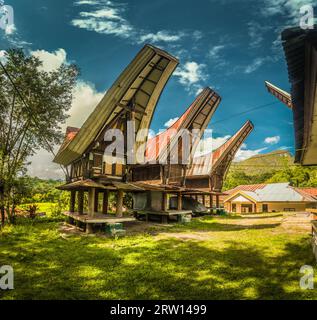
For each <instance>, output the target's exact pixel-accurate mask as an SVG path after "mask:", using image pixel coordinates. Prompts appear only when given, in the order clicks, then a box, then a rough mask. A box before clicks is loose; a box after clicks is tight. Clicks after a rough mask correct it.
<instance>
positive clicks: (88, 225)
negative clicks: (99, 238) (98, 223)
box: [86, 223, 94, 234]
mask: <svg viewBox="0 0 317 320" xmlns="http://www.w3.org/2000/svg"><path fill="white" fill-rule="evenodd" d="M86 233H87V234H92V233H94V228H93V226H92V224H91V223H87V224H86Z"/></svg>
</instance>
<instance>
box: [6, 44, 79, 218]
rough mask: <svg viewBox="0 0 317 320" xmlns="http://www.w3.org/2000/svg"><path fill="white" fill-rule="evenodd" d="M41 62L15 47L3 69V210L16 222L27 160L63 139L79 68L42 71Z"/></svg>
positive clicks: (67, 67)
mask: <svg viewBox="0 0 317 320" xmlns="http://www.w3.org/2000/svg"><path fill="white" fill-rule="evenodd" d="M41 67H42V62H41V61H40V60H39V59H38V58H36V57H34V56H27V55H25V53H24V52H23V51H22V50H17V49H12V50H9V51H8V52H7V54H6V63H5V69H4V68H0V87H1V90H0V128H1V130H0V211H1V217H2V221H4V216H5V213H7V216H8V218H9V221H11V222H12V221H13V220H14V213H15V211H14V209H15V200H14V192H13V191H14V189H15V185H16V181H17V179H18V178H19V177H21V176H23V175H24V174H25V168H26V165H27V158H28V157H30V156H32V155H34V153H35V152H36V151H37V150H39V149H40V148H44V149H45V150H48V151H51V150H52V146H53V145H54V144H57V143H60V142H61V139H62V136H63V135H62V132H61V124H62V123H64V122H65V120H66V118H67V111H68V110H69V108H70V106H71V101H72V91H73V88H74V86H75V84H76V79H77V76H78V69H77V67H76V66H75V65H65V64H63V65H61V66H60V68H58V69H57V70H55V71H52V72H46V71H44V70H43V68H41Z"/></svg>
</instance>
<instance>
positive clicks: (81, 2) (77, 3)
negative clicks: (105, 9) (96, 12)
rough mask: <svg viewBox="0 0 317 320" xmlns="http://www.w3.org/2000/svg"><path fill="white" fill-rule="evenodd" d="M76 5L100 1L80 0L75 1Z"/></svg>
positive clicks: (92, 3)
mask: <svg viewBox="0 0 317 320" xmlns="http://www.w3.org/2000/svg"><path fill="white" fill-rule="evenodd" d="M75 4H76V5H78V6H81V5H97V4H99V1H94V0H79V1H76V2H75Z"/></svg>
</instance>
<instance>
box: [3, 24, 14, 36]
mask: <svg viewBox="0 0 317 320" xmlns="http://www.w3.org/2000/svg"><path fill="white" fill-rule="evenodd" d="M16 30H17V29H16V27H15V25H14V24H10V25H7V26H6V28H5V30H4V32H5V34H6V35H7V36H11V35H13V34H14V33H15V32H16Z"/></svg>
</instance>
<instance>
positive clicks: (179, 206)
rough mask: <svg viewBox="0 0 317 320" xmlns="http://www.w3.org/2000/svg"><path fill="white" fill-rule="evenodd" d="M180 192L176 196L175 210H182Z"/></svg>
mask: <svg viewBox="0 0 317 320" xmlns="http://www.w3.org/2000/svg"><path fill="white" fill-rule="evenodd" d="M182 200H183V199H182V194H181V193H179V194H178V196H177V210H182V207H183V204H182Z"/></svg>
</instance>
